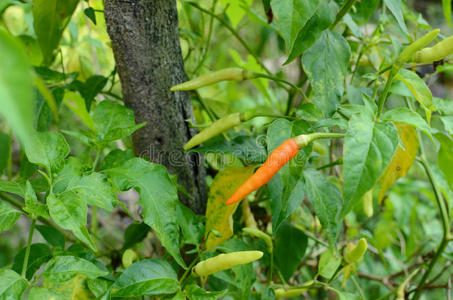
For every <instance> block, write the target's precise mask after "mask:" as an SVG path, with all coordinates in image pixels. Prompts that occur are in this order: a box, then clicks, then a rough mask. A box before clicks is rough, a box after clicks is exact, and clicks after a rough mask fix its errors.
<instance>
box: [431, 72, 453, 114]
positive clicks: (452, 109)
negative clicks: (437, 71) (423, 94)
mask: <svg viewBox="0 0 453 300" xmlns="http://www.w3.org/2000/svg"><path fill="white" fill-rule="evenodd" d="M452 66H453V65H452ZM433 105H434V107H435V108H436V111H438V112H439V113H440V114H443V115H453V100H451V99H442V98H437V97H433Z"/></svg>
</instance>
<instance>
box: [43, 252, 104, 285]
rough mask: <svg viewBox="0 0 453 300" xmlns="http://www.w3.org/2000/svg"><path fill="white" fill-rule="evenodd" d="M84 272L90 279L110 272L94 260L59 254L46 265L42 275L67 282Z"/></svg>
mask: <svg viewBox="0 0 453 300" xmlns="http://www.w3.org/2000/svg"><path fill="white" fill-rule="evenodd" d="M79 274H82V275H85V276H87V277H88V278H90V279H94V278H97V277H100V276H106V275H107V274H108V272H106V271H104V270H101V269H100V268H99V267H97V266H96V265H95V264H93V263H92V262H89V261H88V260H85V259H83V258H79V257H75V256H57V257H54V258H52V259H51V260H50V261H49V262H48V263H47V265H46V268H45V269H44V271H43V272H42V275H43V276H44V278H45V279H46V280H49V281H53V282H65V281H68V280H70V279H72V278H74V277H75V276H77V275H79Z"/></svg>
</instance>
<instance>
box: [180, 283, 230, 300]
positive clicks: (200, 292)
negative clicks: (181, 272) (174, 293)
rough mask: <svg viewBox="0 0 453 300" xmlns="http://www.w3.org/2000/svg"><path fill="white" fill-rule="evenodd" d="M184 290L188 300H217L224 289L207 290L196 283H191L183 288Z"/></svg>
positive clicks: (223, 292)
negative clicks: (217, 290) (216, 290)
mask: <svg viewBox="0 0 453 300" xmlns="http://www.w3.org/2000/svg"><path fill="white" fill-rule="evenodd" d="M184 292H185V294H186V296H187V298H189V300H217V299H219V297H220V296H222V295H223V294H225V292H226V291H219V292H208V291H206V290H205V289H203V288H201V287H199V286H198V285H196V284H191V285H189V286H187V287H186V288H185V289H184Z"/></svg>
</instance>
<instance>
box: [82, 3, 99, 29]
mask: <svg viewBox="0 0 453 300" xmlns="http://www.w3.org/2000/svg"><path fill="white" fill-rule="evenodd" d="M83 13H84V14H85V16H87V17H88V18H89V19H90V20H91V22H93V24H94V25H96V12H95V11H94V9H93V8H92V7H87V8H85V9H84V10H83Z"/></svg>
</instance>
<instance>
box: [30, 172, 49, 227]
mask: <svg viewBox="0 0 453 300" xmlns="http://www.w3.org/2000/svg"><path fill="white" fill-rule="evenodd" d="M24 198H25V207H24V210H25V211H26V212H28V213H29V214H31V215H33V216H34V217H43V218H45V219H48V218H49V213H48V212H47V208H46V205H45V204H44V203H41V202H39V201H38V198H37V197H36V193H35V190H34V189H33V187H32V186H31V183H30V181H28V180H27V183H26V187H25V197H24Z"/></svg>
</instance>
